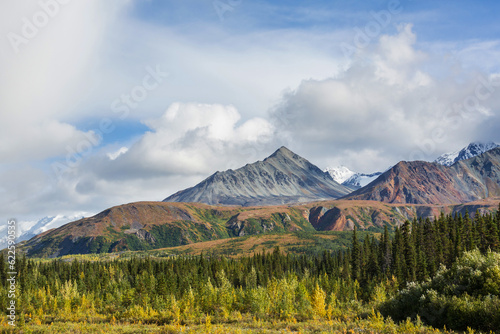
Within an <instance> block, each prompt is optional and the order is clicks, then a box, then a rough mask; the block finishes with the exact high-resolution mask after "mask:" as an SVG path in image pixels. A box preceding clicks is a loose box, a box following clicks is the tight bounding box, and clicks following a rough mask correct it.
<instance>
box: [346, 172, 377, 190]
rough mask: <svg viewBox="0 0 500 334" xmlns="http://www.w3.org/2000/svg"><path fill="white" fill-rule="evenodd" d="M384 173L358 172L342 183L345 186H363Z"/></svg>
mask: <svg viewBox="0 0 500 334" xmlns="http://www.w3.org/2000/svg"><path fill="white" fill-rule="evenodd" d="M381 174H382V172H376V173H372V174H363V173H356V174H354V175H353V176H351V177H350V178H348V179H347V180H345V181H344V182H343V183H342V185H344V186H350V187H354V188H361V187H364V186H366V185H368V184H370V183H371V182H372V181H374V180H375V179H376V178H377V177H379V176H380V175H381Z"/></svg>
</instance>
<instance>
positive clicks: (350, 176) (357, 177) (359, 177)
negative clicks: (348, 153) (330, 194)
mask: <svg viewBox="0 0 500 334" xmlns="http://www.w3.org/2000/svg"><path fill="white" fill-rule="evenodd" d="M325 172H326V173H328V174H330V176H331V177H332V178H333V179H334V180H335V181H337V182H338V183H340V184H342V185H344V186H347V187H350V188H354V189H358V188H361V187H364V186H366V185H367V184H368V183H370V182H372V181H373V180H375V179H376V178H377V177H379V175H380V174H382V172H376V173H371V174H365V173H357V172H353V171H352V170H350V169H349V168H347V167H345V166H339V167H334V168H332V167H328V168H327V169H326V170H325Z"/></svg>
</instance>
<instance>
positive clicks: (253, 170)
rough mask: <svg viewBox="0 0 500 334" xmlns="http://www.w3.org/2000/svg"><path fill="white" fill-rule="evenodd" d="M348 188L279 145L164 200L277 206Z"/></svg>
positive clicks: (344, 192)
mask: <svg viewBox="0 0 500 334" xmlns="http://www.w3.org/2000/svg"><path fill="white" fill-rule="evenodd" d="M351 191H352V189H350V188H348V187H345V186H343V185H341V184H339V183H337V182H335V181H334V180H333V179H332V177H331V176H330V175H329V174H328V173H325V172H323V171H322V170H321V169H320V168H318V167H317V166H315V165H313V164H312V163H310V162H309V161H307V160H306V159H304V158H302V157H300V156H298V155H297V154H295V153H293V152H292V151H290V150H289V149H287V148H286V147H281V148H280V149H278V150H277V151H276V152H274V153H273V154H272V155H271V156H269V157H268V158H266V159H264V160H263V161H257V162H255V163H252V164H247V165H246V166H244V167H242V168H239V169H236V170H231V169H230V170H227V171H224V172H216V173H215V174H213V175H211V176H210V177H208V178H207V179H205V180H204V181H202V182H200V183H199V184H197V185H196V186H194V187H191V188H188V189H185V190H182V191H179V192H177V193H175V194H173V195H172V196H169V197H167V198H166V199H165V200H164V202H199V203H205V204H210V205H221V204H222V205H242V206H253V205H279V204H288V203H300V202H311V201H318V200H323V199H336V198H339V197H342V196H345V195H347V194H349V193H350V192H351Z"/></svg>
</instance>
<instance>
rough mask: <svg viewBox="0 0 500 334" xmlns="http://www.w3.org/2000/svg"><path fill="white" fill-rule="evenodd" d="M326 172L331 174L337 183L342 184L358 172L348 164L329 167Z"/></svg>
mask: <svg viewBox="0 0 500 334" xmlns="http://www.w3.org/2000/svg"><path fill="white" fill-rule="evenodd" d="M325 173H328V174H330V176H331V177H332V179H334V180H335V181H336V182H337V183H340V184H342V183H343V182H344V181H346V180H348V179H349V178H350V177H352V176H353V175H355V174H357V173H356V172H353V171H352V170H350V169H349V168H347V167H346V166H338V167H328V168H326V169H325Z"/></svg>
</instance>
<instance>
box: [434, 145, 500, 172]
mask: <svg viewBox="0 0 500 334" xmlns="http://www.w3.org/2000/svg"><path fill="white" fill-rule="evenodd" d="M499 146H500V145H498V144H495V143H493V142H489V143H481V142H473V143H470V144H469V145H468V146H467V147H464V148H463V149H461V150H459V151H456V152H451V153H445V154H443V155H441V156H440V157H439V158H437V159H436V160H434V162H437V163H438V164H440V165H444V166H451V165H453V164H454V163H456V162H457V161H461V160H466V159H470V158H473V157H475V156H478V155H480V154H483V153H484V152H487V151H489V150H492V149H494V148H497V147H499Z"/></svg>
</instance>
